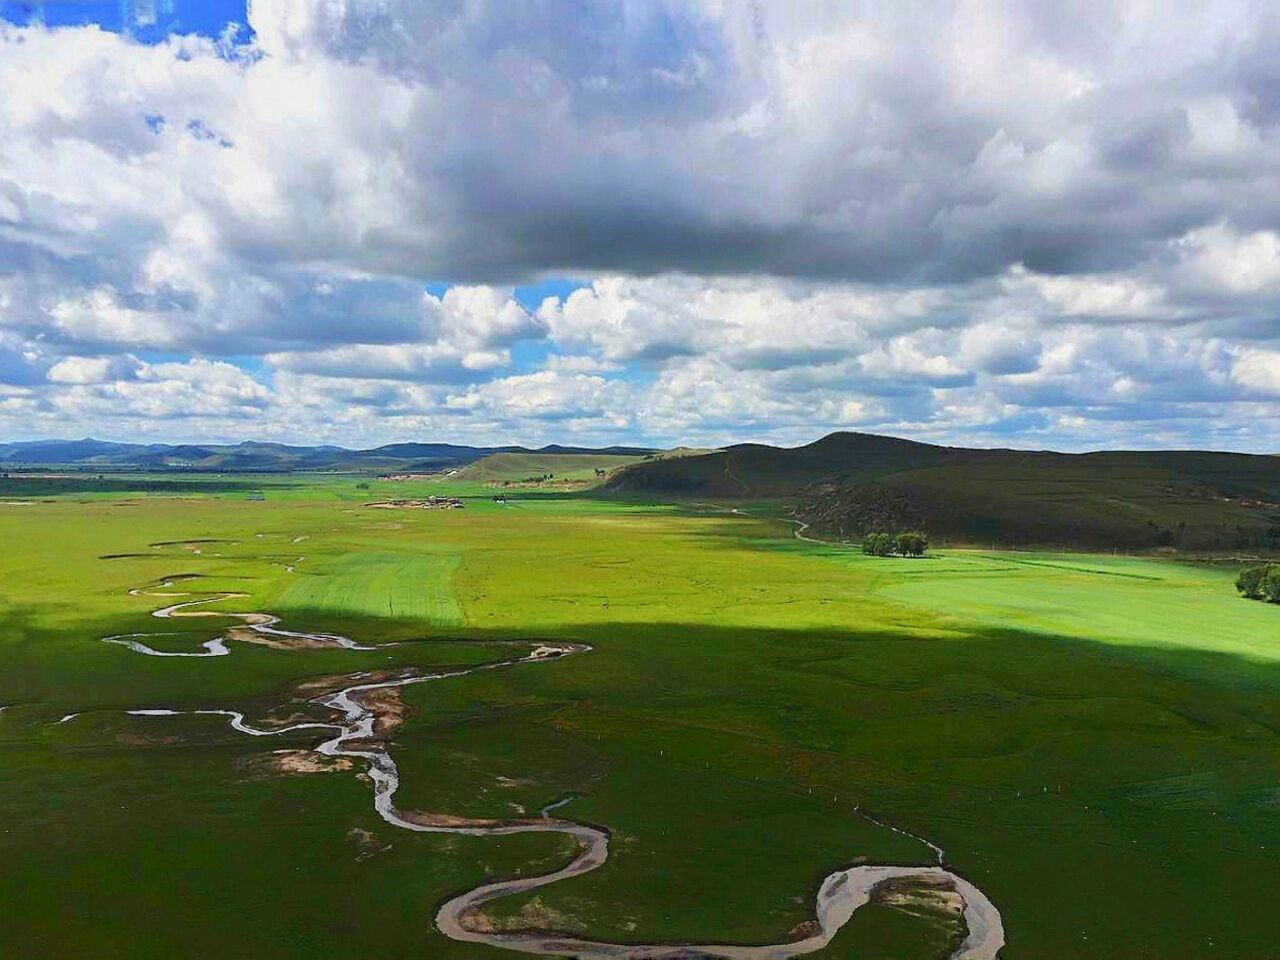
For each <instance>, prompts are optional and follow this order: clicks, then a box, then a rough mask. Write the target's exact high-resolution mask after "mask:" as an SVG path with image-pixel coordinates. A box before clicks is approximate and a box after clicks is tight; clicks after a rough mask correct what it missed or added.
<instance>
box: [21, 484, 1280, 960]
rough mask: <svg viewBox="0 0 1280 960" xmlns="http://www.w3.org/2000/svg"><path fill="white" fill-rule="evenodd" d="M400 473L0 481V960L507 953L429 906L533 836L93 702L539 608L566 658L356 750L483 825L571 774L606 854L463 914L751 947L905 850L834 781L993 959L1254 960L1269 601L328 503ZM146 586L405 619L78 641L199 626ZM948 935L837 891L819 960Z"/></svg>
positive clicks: (684, 514) (614, 525) (1274, 756)
mask: <svg viewBox="0 0 1280 960" xmlns="http://www.w3.org/2000/svg"><path fill="white" fill-rule="evenodd" d="M266 484H267V481H266V480H263V481H261V482H260V485H263V486H265V485H266ZM361 484H366V485H365V486H361ZM384 487H385V488H389V489H391V490H394V491H395V492H394V493H393V494H387V493H386V492H385V491H384V490H383V489H382V488H384ZM409 488H415V485H414V484H412V483H409V484H404V483H401V484H385V485H384V484H379V483H377V482H376V481H375V482H373V483H372V484H370V483H369V481H367V480H361V479H359V478H355V477H328V478H316V479H312V480H309V481H307V482H305V483H303V482H298V481H296V480H294V479H289V480H287V481H285V480H282V481H281V486H280V487H279V488H277V487H274V486H272V487H268V488H267V500H266V501H265V502H257V501H252V500H247V499H245V494H244V492H243V491H240V490H236V491H233V492H228V493H220V494H208V495H205V496H201V497H198V498H196V497H190V496H189V495H188V496H186V497H184V498H172V497H163V496H154V495H153V496H140V495H139V496H131V495H121V494H119V493H116V492H112V493H111V494H110V495H109V496H108V495H93V496H88V495H85V496H80V495H75V496H61V497H53V498H50V499H48V500H40V501H38V502H33V503H30V504H29V505H23V506H3V505H0V537H2V538H3V542H5V543H7V544H9V545H10V548H9V549H8V550H7V551H5V552H3V553H0V604H2V605H3V614H2V616H0V703H3V704H5V705H6V709H5V710H4V711H3V712H2V713H0V820H2V821H3V824H4V827H3V828H2V829H3V832H0V857H3V860H4V862H5V863H6V864H7V865H8V867H7V869H6V870H5V871H4V872H3V873H0V897H3V900H4V902H5V904H6V909H5V910H4V911H0V942H3V943H4V944H5V945H6V948H5V954H6V956H15V957H24V958H25V957H33V958H34V957H50V956H77V957H88V958H98V957H102V958H115V957H129V958H131V960H137V958H152V957H155V958H160V957H164V958H170V957H174V956H182V957H196V958H203V957H210V958H212V957H226V956H236V957H244V958H256V957H264V958H266V957H271V958H282V957H307V958H328V957H334V958H337V957H343V958H349V957H351V956H353V955H359V956H362V957H370V958H382V957H386V958H391V957H402V956H409V955H418V956H430V957H433V958H434V957H440V958H446V960H448V958H481V957H493V956H500V955H502V954H500V953H498V952H497V951H491V950H487V949H485V948H479V947H471V946H466V945H461V944H455V943H452V942H450V941H447V940H444V939H443V938H441V937H440V936H439V935H438V934H437V933H436V932H435V931H434V928H433V927H432V924H431V917H432V915H433V913H434V909H435V906H436V905H437V904H438V903H439V902H440V901H441V900H442V899H443V898H444V897H445V896H447V895H449V894H451V893H454V892H457V891H459V890H461V889H464V888H466V887H469V886H471V885H473V884H475V883H477V882H479V881H480V879H482V878H483V877H485V876H495V875H507V874H511V873H514V872H518V871H520V870H539V871H540V870H544V869H547V868H548V866H549V865H551V864H553V863H556V862H559V861H561V860H563V859H564V858H565V856H566V850H565V848H564V846H563V843H562V842H561V841H560V840H558V839H557V838H554V837H529V836H525V837H509V838H503V839H495V838H462V837H447V836H445V837H430V836H421V835H414V836H409V835H406V834H405V833H404V832H403V831H397V830H395V829H393V828H391V827H388V826H386V825H385V824H383V823H382V822H381V821H380V820H378V819H377V817H376V816H375V815H374V814H373V812H372V810H371V805H370V802H369V795H368V788H367V786H366V785H365V784H363V783H361V782H360V781H359V780H358V779H357V778H356V777H355V776H353V775H352V774H351V773H335V774H323V775H313V776H306V777H294V778H268V777H262V776H259V775H256V774H254V773H253V772H252V771H253V769H254V767H253V766H252V764H251V763H250V760H251V758H253V757H256V756H260V755H261V754H263V753H264V752H266V751H268V750H271V749H278V748H281V747H286V746H305V745H306V744H307V743H308V742H309V740H308V738H307V737H306V736H304V735H296V736H292V737H290V738H282V739H286V740H287V742H275V741H271V742H268V743H266V744H264V743H263V742H260V741H257V740H253V739H251V738H247V737H243V736H241V735H238V734H236V733H234V732H233V731H231V730H229V729H228V728H226V727H225V726H224V725H223V724H222V723H221V722H220V721H219V720H217V719H215V718H201V717H191V718H174V719H160V718H140V717H126V716H124V715H123V714H122V712H121V711H122V710H124V709H128V708H137V707H149V706H150V707H155V706H167V707H236V708H239V709H244V710H246V712H248V713H249V714H250V715H262V714H264V713H266V712H267V711H270V710H272V709H278V708H279V707H280V705H281V704H282V703H283V702H285V701H287V700H288V693H289V691H290V690H291V689H292V687H293V685H294V684H295V683H296V682H297V681H298V680H300V679H302V678H306V677H314V676H319V675H326V674H335V673H348V672H351V671H354V670H362V669H371V668H374V667H382V666H395V665H400V664H409V663H413V664H418V665H437V664H452V663H467V662H479V661H483V660H486V659H493V658H495V657H498V656H501V655H502V654H501V653H500V652H499V650H500V648H497V647H495V645H494V643H493V642H492V641H497V640H511V639H521V638H525V639H527V638H551V637H556V638H570V639H574V640H581V641H586V642H588V643H591V644H592V645H593V646H594V648H595V649H594V650H593V652H591V653H589V654H584V655H580V656H576V657H573V658H570V659H567V660H563V661H560V662H557V663H552V664H542V665H536V666H526V667H518V668H513V669H510V670H495V671H488V672H484V673H481V674H476V675H473V676H470V677H466V678H464V679H461V680H457V681H447V682H441V683H431V684H425V685H422V686H420V687H412V688H407V689H406V698H407V700H408V702H409V703H410V705H411V706H412V708H413V710H414V716H413V718H412V719H411V721H410V722H409V723H408V724H407V725H406V726H405V727H404V728H403V729H402V730H401V731H400V733H399V734H397V737H396V740H395V745H394V747H393V752H394V753H395V755H396V757H397V759H398V762H399V764H400V768H401V771H402V775H403V778H404V779H403V784H402V793H401V795H400V798H399V803H400V805H401V806H402V807H405V808H410V809H413V808H417V809H426V810H437V811H445V812H456V813H461V814H472V815H491V816H499V815H507V814H511V813H515V812H518V811H521V810H523V811H536V810H537V809H538V808H539V807H540V806H542V805H543V804H546V803H548V802H550V801H552V800H555V799H558V798H562V797H565V796H569V795H572V796H574V797H575V799H573V800H572V801H571V802H570V803H569V805H568V806H566V807H565V808H564V810H563V811H562V812H563V813H564V814H566V815H569V816H573V817H575V818H580V819H584V820H589V821H592V822H597V823H602V824H605V825H607V826H609V827H610V828H611V830H612V831H613V844H612V855H611V858H610V860H609V862H608V863H607V864H606V865H605V866H604V867H603V868H601V869H600V870H598V871H595V872H593V873H591V874H588V875H585V876H583V877H579V878H576V879H574V880H571V881H566V882H564V883H562V884H558V885H556V886H554V887H552V888H549V889H546V890H544V891H542V892H541V896H540V897H539V898H538V902H537V903H533V904H531V903H529V902H528V900H529V899H532V898H526V899H525V901H521V900H520V899H518V898H513V899H512V900H510V901H504V902H501V903H500V904H497V905H495V906H494V908H493V910H492V913H493V914H494V915H495V916H499V917H503V916H505V917H516V918H518V917H520V916H533V915H536V916H541V917H550V918H553V919H554V922H555V923H556V924H557V925H559V926H563V927H565V928H568V929H588V930H590V931H591V932H592V933H593V934H595V935H597V936H601V937H616V938H620V939H628V940H646V939H696V940H702V941H707V940H722V941H723V940H729V941H763V940H768V939H777V938H779V937H781V936H784V935H785V934H786V932H787V931H788V930H789V929H791V928H792V927H793V926H794V925H795V924H797V923H799V922H800V921H802V920H804V919H805V918H806V917H807V916H808V911H809V910H810V908H811V902H812V894H813V890H814V886H815V884H816V883H817V881H818V879H819V878H820V877H821V876H823V875H825V874H826V873H827V872H829V871H830V870H832V869H834V868H836V867H838V866H841V865H844V864H847V863H850V862H853V861H854V860H855V859H857V858H858V857H866V858H868V859H870V860H873V861H876V860H887V861H892V862H926V860H927V859H928V851H927V850H926V849H925V848H924V846H923V845H922V844H919V843H917V842H915V841H913V840H911V839H909V838H907V837H904V836H902V835H900V834H897V833H893V832H891V831H889V830H887V829H884V828H881V827H877V826H874V825H873V824H871V823H869V822H868V821H867V820H865V819H863V818H862V817H860V816H859V810H862V811H869V812H871V813H873V814H875V815H876V816H877V817H880V818H883V819H884V820H886V821H888V822H891V823H894V824H897V825H900V826H902V827H904V828H906V829H909V830H911V831H913V832H915V833H918V834H921V835H925V836H928V837H929V838H930V839H932V840H933V841H934V842H936V843H938V844H940V845H941V846H943V847H944V848H945V849H946V851H947V856H948V862H949V863H950V864H951V865H952V866H953V868H954V869H956V870H957V871H958V872H960V873H963V874H964V875H966V876H968V877H969V878H971V879H972V880H973V881H974V882H976V883H978V884H979V885H980V886H981V887H982V888H983V889H984V890H985V891H986V892H987V893H988V895H989V896H990V897H991V898H992V900H993V901H994V902H995V903H996V904H997V906H998V907H999V908H1000V909H1001V911H1002V913H1003V915H1004V918H1005V924H1006V929H1007V933H1008V941H1009V945H1008V947H1007V949H1006V952H1005V956H1006V957H1007V958H1010V960H1016V958H1046V960H1048V958H1052V960H1060V958H1062V957H1073V958H1108V960H1112V958H1115V957H1125V958H1130V957H1132V958H1159V960H1180V958H1185V960H1202V958H1206V957H1214V956H1220V957H1238V958H1244V957H1249V958H1253V957H1266V956H1269V955H1272V953H1273V951H1274V944H1275V943H1276V942H1280V918H1277V917H1276V915H1275V912H1274V910H1272V909H1271V906H1270V902H1271V899H1272V897H1271V892H1270V888H1271V884H1270V882H1269V879H1268V878H1269V877H1270V876H1273V875H1274V873H1275V870H1276V868H1277V866H1280V828H1278V827H1277V824H1278V823H1280V819H1278V817H1277V814H1280V787H1277V782H1278V781H1280V776H1278V774H1280V698H1278V697H1277V693H1280V664H1278V663H1277V650H1280V609H1276V608H1270V607H1264V606H1263V605H1260V604H1251V603H1248V602H1245V601H1240V600H1237V599H1236V598H1235V597H1234V595H1233V591H1232V590H1231V588H1230V573H1229V572H1228V571H1226V570H1225V569H1222V570H1220V569H1216V568H1212V567H1207V566H1195V567H1192V566H1180V565H1174V564H1170V563H1165V562H1159V561H1152V560H1138V559H1126V558H1111V557H1097V556H1071V555H1066V556H1064V555H1044V554H1034V555H1033V554H1022V553H1017V554H1012V553H981V552H965V551H956V552H944V553H943V554H941V555H940V556H939V557H937V558H933V559H928V560H921V561H906V560H896V559H875V558H865V557H862V556H860V555H858V554H857V553H856V552H854V551H850V550H847V549H841V548H836V547H824V546H815V545H812V544H805V543H801V542H799V541H797V540H795V539H793V538H791V536H790V527H789V526H788V525H786V524H783V523H781V522H777V521H770V520H761V519H755V518H751V517H744V516H732V515H728V514H725V513H723V512H716V511H714V510H712V509H710V508H707V509H705V510H700V509H698V508H693V507H685V508H681V509H675V508H663V507H651V506H645V505H642V504H626V503H615V502H601V501H594V500H588V499H581V498H553V497H543V498H534V497H522V498H519V499H516V500H514V501H513V502H512V503H511V504H510V505H508V506H505V507H504V506H501V505H498V504H494V503H492V502H490V501H488V500H487V499H477V500H475V501H470V502H469V503H468V506H467V508H466V509H465V510H460V511H387V510H377V509H370V508H366V507H364V506H362V504H363V502H365V501H367V500H372V499H377V498H379V497H381V496H385V495H399V496H413V495H415V491H416V488H415V490H410V489H409ZM422 488H423V489H424V490H426V489H428V488H431V489H434V488H433V487H431V485H429V484H423V485H422ZM299 538H305V539H299ZM195 541H206V542H203V543H195ZM151 544H164V545H162V546H151ZM197 551H198V552H197ZM105 557H110V559H103V558H105ZM299 557H305V559H303V560H299V559H298V558H299ZM291 568H292V572H291ZM178 573H198V574H201V575H202V576H203V577H205V578H206V579H204V580H203V581H195V582H193V585H192V586H190V587H188V588H187V589H196V587H200V588H204V587H208V588H210V589H235V590H239V591H242V592H244V593H246V594H247V595H248V596H246V597H245V598H244V599H242V600H232V601H227V602H226V606H227V608H228V609H243V610H252V609H269V610H274V611H276V612H278V613H280V614H281V615H282V616H283V617H284V624H283V625H284V626H285V627H298V628H308V629H320V630H340V631H343V632H346V633H348V634H350V635H352V636H354V637H356V638H357V639H361V640H364V641H367V642H380V641H389V640H406V639H420V640H422V641H423V642H421V643H409V644H402V645H399V646H396V647H389V648H387V649H385V650H377V651H371V652H350V651H341V652H329V651H297V652H284V651H276V650H267V649H263V648H258V647H247V646H245V645H243V644H234V643H233V644H232V653H231V655H230V656H227V657H221V658H216V659H209V660H191V659H156V658H148V657H142V656H138V655H137V654H134V653H131V652H130V651H127V650H125V649H123V648H121V647H116V646H111V645H107V644H103V643H101V642H99V638H100V637H102V636H103V635H107V634H116V633H126V632H135V631H144V630H153V629H161V630H170V631H177V635H175V636H170V637H166V638H163V643H164V644H165V646H166V647H167V648H170V649H183V648H184V647H185V648H187V649H190V648H194V647H195V645H196V644H198V643H199V642H200V641H202V640H204V639H207V638H208V637H209V636H211V635H213V633H214V632H216V628H217V627H218V622H217V621H206V622H201V621H185V622H179V621H173V622H170V623H168V624H162V623H161V622H160V621H157V620H154V619H152V618H150V617H149V616H148V611H149V610H150V609H151V608H152V607H153V606H154V605H155V604H156V603H158V602H160V601H158V600H155V599H148V598H145V597H131V596H129V595H128V593H127V591H128V589H129V588H130V587H133V586H138V585H143V584H148V583H152V582H155V581H158V580H161V579H163V578H164V577H165V576H167V575H172V574H178ZM160 642H161V641H160V639H157V645H159V644H160ZM72 712H76V713H79V714H80V716H78V717H76V718H75V719H74V720H72V721H69V722H66V723H57V722H56V721H57V720H58V719H59V718H60V717H62V716H63V715H65V714H68V713H72ZM285 712H287V710H286V711H285ZM358 831H367V834H362V833H360V832H358ZM945 934H946V930H945V929H944V928H943V926H942V925H941V924H940V923H939V922H937V921H936V920H935V919H931V918H927V917H926V918H921V917H918V916H913V915H909V914H906V913H904V912H903V911H900V910H895V909H893V908H888V907H872V908H867V909H866V910H865V911H863V912H860V914H859V916H858V917H857V919H856V920H855V921H854V922H853V923H852V924H851V925H850V926H849V928H847V929H846V930H845V931H844V932H842V934H841V935H840V937H838V938H837V940H836V941H835V943H833V944H832V946H831V947H829V948H828V949H827V950H825V951H823V952H822V954H821V955H820V956H821V957H824V958H827V957H829V958H837V957H841V958H842V957H859V958H877V960H889V958H897V960H915V958H920V960H925V958H934V957H939V956H941V955H943V954H944V952H945V946H944V943H945Z"/></svg>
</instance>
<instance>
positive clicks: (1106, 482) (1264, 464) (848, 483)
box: [605, 433, 1280, 551]
mask: <svg viewBox="0 0 1280 960" xmlns="http://www.w3.org/2000/svg"><path fill="white" fill-rule="evenodd" d="M605 490H606V491H607V492H612V493H615V494H619V495H629V496H636V495H643V496H647V497H654V496H669V497H673V498H689V497H697V498H717V499H720V498H723V499H734V500H769V499H774V500H785V501H788V502H789V504H790V505H791V507H792V509H793V510H794V516H795V517H797V518H798V519H800V520H803V521H804V522H806V523H809V524H810V525H811V526H812V528H813V530H814V531H815V532H816V533H818V534H821V535H824V536H827V537H838V538H857V537H860V536H861V535H862V534H864V533H867V532H871V531H875V530H903V529H910V528H917V527H918V528H923V529H924V530H925V531H927V532H928V533H930V534H931V535H933V536H935V537H937V538H945V539H950V540H954V541H959V542H968V543H987V544H1004V545H1007V544H1057V545H1064V546H1073V545H1074V546H1079V547H1089V548H1093V549H1096V548H1104V549H1111V548H1113V547H1115V548H1139V549H1140V548H1153V547H1178V548H1186V549H1213V550H1219V549H1231V550H1246V551H1247V550H1277V549H1280V457H1275V456H1254V455H1250V454H1242V453H1214V452H1205V451H1178V450H1175V451H1151V452H1142V451H1134V452H1099V453H1082V454H1067V453H1053V452H1050V451H1024V450H981V449H967V448H964V447H942V446H935V445H933V444H928V443H916V442H914V441H910V440H900V439H897V438H894V437H881V436H875V435H872V434H861V433H834V434H831V435H830V436H827V437H824V438H822V439H821V440H818V441H815V442H814V443H810V444H807V445H805V446H802V447H795V448H791V449H785V448H780V447H772V446H767V445H763V444H739V445H736V446H731V447H726V448H724V449H722V450H717V451H714V452H712V453H706V454H703V455H701V456H686V457H681V458H677V459H661V460H647V461H644V462H641V463H636V464H633V465H631V466H628V467H625V468H624V469H622V470H619V471H617V472H616V473H614V474H613V475H612V476H611V477H610V479H609V481H608V483H607V484H605Z"/></svg>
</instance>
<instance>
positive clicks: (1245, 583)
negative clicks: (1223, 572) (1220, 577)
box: [1236, 563, 1275, 600]
mask: <svg viewBox="0 0 1280 960" xmlns="http://www.w3.org/2000/svg"><path fill="white" fill-rule="evenodd" d="M1274 570H1275V566H1274V564H1270V563H1264V564H1261V565H1260V566H1256V567H1245V568H1244V569H1243V570H1241V571H1240V576H1238V577H1236V589H1237V590H1239V591H1240V593H1241V595H1243V596H1246V597H1248V598H1249V599H1250V600H1261V599H1263V597H1264V596H1265V593H1264V590H1263V581H1265V580H1266V579H1267V577H1268V575H1269V574H1271V573H1272V572H1273V571H1274Z"/></svg>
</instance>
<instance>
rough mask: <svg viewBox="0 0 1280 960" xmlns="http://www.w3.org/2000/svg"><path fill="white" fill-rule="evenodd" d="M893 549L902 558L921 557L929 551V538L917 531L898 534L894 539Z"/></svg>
mask: <svg viewBox="0 0 1280 960" xmlns="http://www.w3.org/2000/svg"><path fill="white" fill-rule="evenodd" d="M893 548H894V549H895V550H896V551H897V552H898V553H899V554H901V555H902V556H904V557H923V556H924V552H925V551H926V550H928V549H929V538H928V537H926V536H925V535H924V534H923V533H921V532H920V531H919V530H911V531H908V532H907V533H900V534H898V536H897V537H895V538H894V542H893Z"/></svg>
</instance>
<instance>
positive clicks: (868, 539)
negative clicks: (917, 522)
mask: <svg viewBox="0 0 1280 960" xmlns="http://www.w3.org/2000/svg"><path fill="white" fill-rule="evenodd" d="M928 549H929V538H928V537H926V536H925V535H924V534H923V533H921V532H920V531H919V530H909V531H907V532H906V533H868V534H866V535H865V536H864V537H863V538H862V552H863V553H865V554H866V555H867V556H869V557H892V556H899V557H923V556H924V554H925V551H926V550H928Z"/></svg>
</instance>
